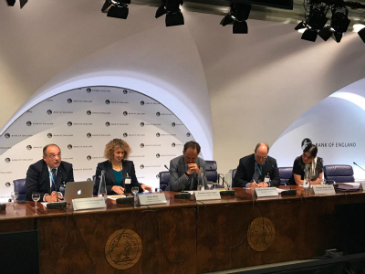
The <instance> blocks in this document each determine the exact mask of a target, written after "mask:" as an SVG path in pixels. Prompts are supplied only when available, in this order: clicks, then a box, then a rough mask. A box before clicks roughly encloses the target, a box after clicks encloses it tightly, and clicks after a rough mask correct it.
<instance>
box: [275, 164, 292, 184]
mask: <svg viewBox="0 0 365 274" xmlns="http://www.w3.org/2000/svg"><path fill="white" fill-rule="evenodd" d="M278 170H279V176H280V185H287V184H288V182H289V179H290V178H291V176H292V174H293V168H292V167H278Z"/></svg>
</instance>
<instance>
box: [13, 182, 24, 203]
mask: <svg viewBox="0 0 365 274" xmlns="http://www.w3.org/2000/svg"><path fill="white" fill-rule="evenodd" d="M13 183H14V191H15V192H18V193H19V196H18V199H17V201H25V200H26V199H27V198H26V189H25V179H18V180H14V181H13Z"/></svg>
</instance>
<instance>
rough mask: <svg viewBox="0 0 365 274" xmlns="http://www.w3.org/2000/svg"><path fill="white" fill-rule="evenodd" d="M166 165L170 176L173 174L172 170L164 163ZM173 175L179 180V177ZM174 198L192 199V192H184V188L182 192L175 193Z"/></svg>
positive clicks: (175, 179)
mask: <svg viewBox="0 0 365 274" xmlns="http://www.w3.org/2000/svg"><path fill="white" fill-rule="evenodd" d="M164 167H165V168H166V169H167V170H168V171H169V172H170V176H171V171H170V169H169V168H168V167H167V165H164ZM172 177H173V178H172V179H174V181H177V178H176V177H175V176H172ZM170 183H171V182H170ZM174 198H175V199H190V193H189V192H184V190H182V191H181V192H180V193H176V194H175V195H174Z"/></svg>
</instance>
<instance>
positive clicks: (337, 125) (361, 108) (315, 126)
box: [270, 79, 365, 180]
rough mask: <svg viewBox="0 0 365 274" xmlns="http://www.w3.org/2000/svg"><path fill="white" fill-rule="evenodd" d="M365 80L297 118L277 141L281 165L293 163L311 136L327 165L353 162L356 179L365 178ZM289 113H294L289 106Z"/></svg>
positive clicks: (275, 151) (275, 147) (274, 151)
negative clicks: (303, 144)
mask: <svg viewBox="0 0 365 274" xmlns="http://www.w3.org/2000/svg"><path fill="white" fill-rule="evenodd" d="M364 87H365V79H362V80H360V81H357V82H355V83H353V84H351V85H349V86H347V87H345V88H343V89H341V90H339V91H337V92H335V93H333V94H332V95H331V96H329V97H328V98H326V99H324V100H323V101H321V102H319V103H318V104H317V105H316V106H314V107H313V108H312V109H310V110H308V111H307V112H306V113H304V114H303V115H302V116H301V117H300V118H299V119H297V120H296V121H295V122H294V123H293V124H292V125H291V126H290V127H289V128H288V129H287V130H286V131H285V132H284V133H283V134H282V135H281V136H280V138H279V139H278V140H277V141H276V142H275V143H274V145H273V146H272V148H271V150H270V155H271V156H273V157H275V158H276V159H277V161H278V165H279V166H293V162H294V159H295V157H297V156H299V155H301V153H302V150H301V142H302V140H303V139H304V138H310V139H311V140H312V142H313V143H314V144H316V145H317V146H318V156H320V157H322V158H323V160H324V164H325V165H331V164H347V165H352V167H353V170H354V173H355V178H356V179H358V180H360V179H365V171H362V170H361V169H360V168H359V167H357V166H355V165H354V164H353V162H356V163H357V164H359V165H360V166H362V167H363V168H365V154H364V153H365V88H364ZM287 112H288V113H290V108H289V107H288V109H287Z"/></svg>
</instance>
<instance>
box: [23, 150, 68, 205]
mask: <svg viewBox="0 0 365 274" xmlns="http://www.w3.org/2000/svg"><path fill="white" fill-rule="evenodd" d="M73 181H74V174H73V169H72V165H71V164H70V163H67V162H63V161H61V150H60V148H59V147H58V146H57V145H55V144H49V145H46V146H45V147H44V148H43V159H42V160H40V161H38V162H36V163H34V164H32V165H30V166H29V168H28V171H27V178H26V182H25V186H26V196H27V200H28V201H32V193H33V192H39V193H40V196H41V198H40V202H57V201H58V200H59V199H62V198H63V194H62V191H61V190H60V186H61V184H64V183H68V182H73Z"/></svg>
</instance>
